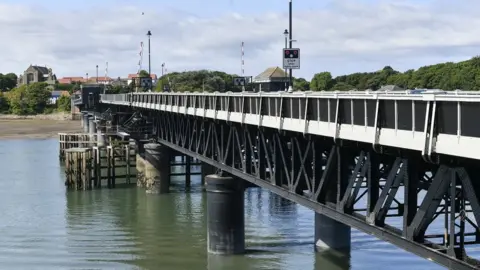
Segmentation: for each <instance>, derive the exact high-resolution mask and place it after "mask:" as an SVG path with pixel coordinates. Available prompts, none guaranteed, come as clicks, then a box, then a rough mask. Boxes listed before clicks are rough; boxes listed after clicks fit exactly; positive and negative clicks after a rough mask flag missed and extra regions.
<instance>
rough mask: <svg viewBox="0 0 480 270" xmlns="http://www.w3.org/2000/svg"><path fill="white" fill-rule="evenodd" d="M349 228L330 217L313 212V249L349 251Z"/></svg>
mask: <svg viewBox="0 0 480 270" xmlns="http://www.w3.org/2000/svg"><path fill="white" fill-rule="evenodd" d="M350 231H351V228H350V227H349V226H347V225H345V224H343V223H340V222H338V221H336V220H334V219H332V218H330V217H327V216H325V215H322V214H318V213H315V249H316V250H317V251H323V250H329V249H332V250H336V251H340V252H342V253H350V245H351V232H350Z"/></svg>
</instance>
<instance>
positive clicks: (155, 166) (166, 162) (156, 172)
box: [144, 143, 171, 194]
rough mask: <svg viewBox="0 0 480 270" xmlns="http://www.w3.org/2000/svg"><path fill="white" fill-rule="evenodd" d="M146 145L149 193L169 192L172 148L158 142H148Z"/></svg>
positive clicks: (146, 185)
mask: <svg viewBox="0 0 480 270" xmlns="http://www.w3.org/2000/svg"><path fill="white" fill-rule="evenodd" d="M144 147H145V187H146V189H147V193H153V194H164V193H168V192H169V191H170V152H171V151H170V148H168V147H166V146H164V145H161V144H158V143H148V144H145V146H144Z"/></svg>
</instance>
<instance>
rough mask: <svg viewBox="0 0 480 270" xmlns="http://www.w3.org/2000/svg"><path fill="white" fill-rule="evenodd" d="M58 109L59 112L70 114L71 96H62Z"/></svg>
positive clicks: (59, 99) (58, 101) (58, 102)
mask: <svg viewBox="0 0 480 270" xmlns="http://www.w3.org/2000/svg"><path fill="white" fill-rule="evenodd" d="M57 108H58V110H59V111H62V112H69V111H70V110H71V108H72V99H71V98H70V97H69V96H65V95H62V96H60V97H59V98H58V99H57Z"/></svg>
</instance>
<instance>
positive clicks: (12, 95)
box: [0, 82, 71, 115]
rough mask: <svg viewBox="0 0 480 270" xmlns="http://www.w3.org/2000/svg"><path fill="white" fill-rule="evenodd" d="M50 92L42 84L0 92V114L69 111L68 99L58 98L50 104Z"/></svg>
mask: <svg viewBox="0 0 480 270" xmlns="http://www.w3.org/2000/svg"><path fill="white" fill-rule="evenodd" d="M50 97H51V91H50V90H48V85H47V84H46V83H44V82H38V83H32V84H25V85H21V86H19V87H14V88H12V89H11V90H9V91H2V92H0V113H3V114H9V113H10V114H15V115H35V114H42V113H52V112H54V111H70V107H71V102H70V97H68V96H60V97H59V98H58V99H57V103H56V104H50V102H49V101H50Z"/></svg>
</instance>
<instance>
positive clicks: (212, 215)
mask: <svg viewBox="0 0 480 270" xmlns="http://www.w3.org/2000/svg"><path fill="white" fill-rule="evenodd" d="M205 178H206V179H205V182H206V190H207V228H208V229H207V230H208V232H207V246H208V252H209V253H212V254H222V255H231V254H241V253H245V212H244V187H243V182H244V181H241V180H240V179H235V178H234V177H232V176H225V175H217V174H211V175H207V176H206V177H205Z"/></svg>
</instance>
